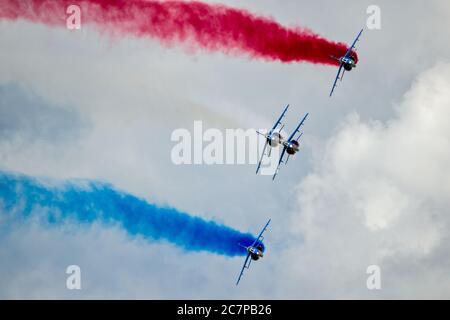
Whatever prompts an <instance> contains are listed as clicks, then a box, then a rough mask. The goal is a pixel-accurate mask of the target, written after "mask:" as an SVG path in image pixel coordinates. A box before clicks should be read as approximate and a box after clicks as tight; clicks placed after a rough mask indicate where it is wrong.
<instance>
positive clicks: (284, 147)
mask: <svg viewBox="0 0 450 320" xmlns="http://www.w3.org/2000/svg"><path fill="white" fill-rule="evenodd" d="M286 149H287V148H286V146H283V152H281V157H280V160H279V161H278V165H277V169H276V170H275V173H274V175H273V177H272V181H273V180H275V177H276V176H277V174H278V171H279V170H280V164H281V163H282V162H283V156H284V153H285V152H286Z"/></svg>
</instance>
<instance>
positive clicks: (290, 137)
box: [287, 113, 309, 141]
mask: <svg viewBox="0 0 450 320" xmlns="http://www.w3.org/2000/svg"><path fill="white" fill-rule="evenodd" d="M308 114H309V113H307V114H306V115H305V116H304V117H303V119H302V121H300V123H299V124H298V126H297V128H296V129H295V130H294V132H292V134H291V135H290V136H289V138H288V140H287V141H291V139H292V138H293V137H294V136H295V134H296V133H297V132H299V131H300V127H301V126H302V125H303V123H304V122H305V120H306V117H307V116H308Z"/></svg>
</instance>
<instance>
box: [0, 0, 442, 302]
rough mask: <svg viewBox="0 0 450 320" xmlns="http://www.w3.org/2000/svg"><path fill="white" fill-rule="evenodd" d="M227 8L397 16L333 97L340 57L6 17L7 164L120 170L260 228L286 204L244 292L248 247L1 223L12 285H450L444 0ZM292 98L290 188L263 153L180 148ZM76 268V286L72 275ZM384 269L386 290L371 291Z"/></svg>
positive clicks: (192, 204) (349, 20)
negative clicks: (226, 49) (222, 158)
mask: <svg viewBox="0 0 450 320" xmlns="http://www.w3.org/2000/svg"><path fill="white" fill-rule="evenodd" d="M211 2H212V1H211ZM214 2H221V3H227V4H230V5H233V6H237V7H241V8H247V9H249V10H250V11H252V12H255V13H258V14H262V15H265V16H271V17H274V18H275V19H276V20H277V21H280V22H281V23H282V24H284V25H288V26H305V27H309V28H311V29H312V30H314V31H316V32H318V33H320V34H321V35H323V36H325V37H327V38H330V39H333V40H337V41H344V42H347V43H348V42H350V41H351V40H352V39H353V38H354V37H355V35H356V34H357V32H358V31H359V30H360V29H361V28H362V27H364V26H365V21H366V19H367V14H366V9H367V7H368V6H369V5H371V4H376V5H378V6H379V7H380V8H381V27H382V28H381V30H366V31H365V32H364V33H363V36H362V37H361V41H360V42H359V43H358V53H359V58H360V61H359V63H358V67H357V68H356V69H355V70H354V71H352V72H350V73H347V74H346V76H345V79H344V81H343V82H342V83H341V84H340V85H339V87H338V88H337V89H336V91H335V94H334V95H333V98H331V99H330V98H329V97H328V93H329V90H330V88H331V84H332V81H333V79H334V77H335V74H336V69H335V68H333V67H330V66H319V65H310V64H303V63H301V64H281V63H278V62H265V61H258V60H250V59H249V58H247V57H229V56H225V55H223V54H220V53H215V54H206V53H202V52H201V51H198V52H196V53H187V52H186V51H185V50H184V49H182V48H177V47H173V48H166V47H162V46H161V45H160V44H159V43H158V42H157V41H152V40H149V39H131V38H122V39H110V38H107V37H104V36H101V35H99V34H98V33H97V31H96V30H95V28H89V27H87V26H82V29H81V30H78V31H69V30H67V29H64V28H61V29H52V28H48V27H46V26H42V25H36V24H31V23H28V22H24V21H19V22H5V21H1V22H0V43H2V50H0V70H1V71H0V170H3V171H7V172H9V171H12V172H19V173H24V174H27V175H31V176H42V177H51V178H58V179H68V178H88V179H96V180H102V181H107V182H108V183H111V184H113V185H114V186H116V187H117V188H119V189H121V190H124V191H126V192H128V193H131V194H134V195H136V196H139V197H142V198H145V199H146V200H148V201H150V202H152V203H156V204H159V205H169V206H172V207H175V208H177V209H179V210H182V211H185V212H189V213H190V214H193V215H197V216H200V217H204V218H207V219H214V220H216V221H219V222H222V223H224V224H226V225H229V226H232V227H234V228H236V229H238V230H241V231H244V232H247V231H249V232H252V233H257V232H258V231H259V229H260V228H261V227H262V226H263V225H264V223H265V222H266V221H267V219H268V218H269V217H271V218H272V225H271V228H270V230H269V231H268V232H267V234H266V239H265V243H266V247H267V254H266V256H265V257H264V259H263V260H262V261H258V262H257V263H253V264H252V267H251V270H250V271H249V272H247V273H246V274H245V276H244V278H243V280H242V282H241V284H240V285H239V287H236V286H235V285H234V284H235V280H236V277H237V275H238V272H239V269H240V268H241V266H242V263H243V261H242V260H243V259H241V258H226V257H222V256H218V255H213V254H208V253H189V252H183V251H182V250H181V249H179V248H177V247H174V246H172V245H170V244H165V243H158V242H154V243H151V242H148V241H144V240H143V239H140V238H132V237H130V236H128V235H127V234H126V233H125V232H124V231H123V230H121V229H120V228H118V227H110V226H109V227H106V226H103V225H100V224H94V225H92V226H89V227H86V226H79V225H74V224H65V225H62V226H61V227H59V228H56V227H46V226H42V225H39V224H37V223H36V222H33V221H28V222H23V223H22V224H20V225H14V226H5V225H3V226H2V225H1V223H2V219H1V217H0V227H1V230H2V232H1V234H0V244H1V246H0V297H1V298H364V299H366V298H450V275H449V274H448V270H450V245H449V243H450V241H449V240H450V233H449V227H450V215H449V214H450V213H449V211H448V210H449V209H448V208H449V207H450V197H449V195H450V172H449V170H448V164H449V163H450V126H449V124H450V123H449V122H450V108H449V106H450V91H449V89H448V88H449V87H450V61H449V60H448V58H449V57H450V43H449V42H448V39H449V38H450V25H449V21H450V4H449V3H448V1H445V0H440V1H438V0H435V1H428V2H427V5H426V6H424V5H423V2H421V1H408V2H407V1H396V2H395V3H394V2H392V1H375V2H373V1H358V2H355V1H323V0H322V1H294V0H285V1H282V2H280V1H274V0H247V1H238V0H226V1H225V0H224V1H214ZM288 103H290V104H291V109H290V111H289V115H288V117H287V121H286V126H287V128H292V127H294V126H295V125H296V123H297V121H298V120H299V119H300V117H301V116H302V115H303V114H304V113H306V112H309V113H310V116H309V118H308V120H307V122H306V124H305V126H304V128H303V129H304V135H303V137H302V138H303V140H302V141H303V143H304V144H303V145H302V147H301V151H300V153H299V154H297V155H296V156H295V157H294V158H293V159H291V160H290V161H289V165H288V166H286V167H284V168H283V169H282V170H281V172H280V174H279V176H278V177H277V180H276V181H275V182H272V180H271V178H270V177H265V176H256V175H255V174H254V171H255V166H254V165H239V166H237V165H231V166H217V165H216V166H206V165H203V166H189V165H185V166H176V165H174V164H173V163H172V162H171V159H170V152H171V149H172V148H173V146H174V145H175V143H174V142H172V141H171V140H170V136H171V133H172V131H173V130H175V129H177V128H187V129H189V130H191V129H192V127H193V122H194V121H195V120H202V121H203V125H204V126H205V128H207V127H210V128H219V129H221V130H222V129H226V128H244V129H247V128H264V127H268V126H270V125H272V123H273V121H274V119H275V118H276V117H277V116H278V114H279V113H280V112H281V110H282V108H283V107H284V106H285V105H286V104H288ZM0 207H1V206H0ZM70 264H77V265H79V266H80V267H81V270H82V286H83V288H82V290H80V291H76V290H75V291H73V290H67V289H66V287H65V283H66V277H67V275H66V274H65V268H66V267H67V266H68V265H70ZM374 264H375V265H378V266H380V268H381V279H382V288H381V290H368V289H367V287H366V279H367V277H368V275H367V274H366V268H367V267H368V266H369V265H374Z"/></svg>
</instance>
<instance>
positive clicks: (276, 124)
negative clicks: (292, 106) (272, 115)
mask: <svg viewBox="0 0 450 320" xmlns="http://www.w3.org/2000/svg"><path fill="white" fill-rule="evenodd" d="M288 108H289V105H287V106H286V108H284V111H283V113H282V114H281V116H280V117H279V118H278V120H277V122H275V125H274V126H273V127H272V129H271V130H270V133H272V132H273V130H275V128H276V127H277V126H278V125H279V124H280V123H281V120H282V119H283V118H284V115H285V114H286V111H287V109H288ZM270 133H269V134H270Z"/></svg>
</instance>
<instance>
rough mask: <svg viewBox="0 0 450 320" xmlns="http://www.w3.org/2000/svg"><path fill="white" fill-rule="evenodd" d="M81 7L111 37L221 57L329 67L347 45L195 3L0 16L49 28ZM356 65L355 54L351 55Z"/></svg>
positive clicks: (41, 2) (23, 3)
mask: <svg viewBox="0 0 450 320" xmlns="http://www.w3.org/2000/svg"><path fill="white" fill-rule="evenodd" d="M74 3H76V4H77V5H79V6H80V8H81V13H82V19H81V21H82V25H83V24H94V25H96V26H97V27H98V28H100V29H101V30H103V31H106V32H108V33H110V34H116V35H133V36H137V37H149V38H152V39H158V40H159V41H161V42H162V43H163V44H165V45H174V44H177V43H183V44H184V45H185V46H186V47H188V48H191V49H192V48H202V49H204V50H207V51H211V52H214V51H220V52H224V53H227V54H232V55H238V54H245V55H247V56H250V57H251V58H261V59H265V60H270V61H282V62H301V61H305V62H310V63H321V64H330V65H335V64H338V62H337V61H336V60H334V59H332V58H331V57H330V55H332V56H336V57H339V56H342V55H344V54H345V52H346V50H347V45H346V44H344V43H337V42H333V41H330V40H327V39H325V38H323V37H321V36H319V35H317V34H315V33H313V32H312V31H309V30H306V29H301V28H286V27H284V26H282V25H280V24H279V23H277V22H276V21H274V20H273V19H271V18H267V17H261V16H256V15H253V14H251V13H250V12H248V11H246V10H241V9H235V8H230V7H227V6H224V5H219V4H206V3H202V2H198V1H153V0H78V1H73V0H58V1H54V0H8V1H6V3H2V4H0V18H3V19H8V20H16V19H26V20H29V21H32V22H36V23H44V24H46V25H50V26H60V27H64V26H65V25H66V19H67V14H66V10H67V7H68V6H69V5H71V4H74ZM353 55H354V57H355V59H356V61H357V54H356V52H353Z"/></svg>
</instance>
